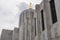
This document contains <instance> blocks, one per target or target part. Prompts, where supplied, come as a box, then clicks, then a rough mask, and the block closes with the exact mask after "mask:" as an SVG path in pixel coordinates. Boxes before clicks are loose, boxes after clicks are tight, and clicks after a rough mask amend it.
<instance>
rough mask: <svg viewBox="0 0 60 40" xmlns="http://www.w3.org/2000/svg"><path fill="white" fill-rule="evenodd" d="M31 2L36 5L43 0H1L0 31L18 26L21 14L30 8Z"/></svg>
mask: <svg viewBox="0 0 60 40" xmlns="http://www.w3.org/2000/svg"><path fill="white" fill-rule="evenodd" d="M30 2H32V4H33V6H35V4H39V3H40V2H41V0H0V33H1V30H2V29H11V30H13V28H14V27H18V23H19V14H20V12H21V11H22V10H24V9H27V8H29V7H28V5H29V3H30ZM33 8H34V7H33Z"/></svg>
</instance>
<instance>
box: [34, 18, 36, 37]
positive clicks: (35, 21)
mask: <svg viewBox="0 0 60 40" xmlns="http://www.w3.org/2000/svg"><path fill="white" fill-rule="evenodd" d="M34 25H35V36H36V18H34Z"/></svg>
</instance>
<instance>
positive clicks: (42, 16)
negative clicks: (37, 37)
mask: <svg viewBox="0 0 60 40" xmlns="http://www.w3.org/2000/svg"><path fill="white" fill-rule="evenodd" d="M41 19H42V30H43V31H44V30H45V27H44V15H43V10H41Z"/></svg>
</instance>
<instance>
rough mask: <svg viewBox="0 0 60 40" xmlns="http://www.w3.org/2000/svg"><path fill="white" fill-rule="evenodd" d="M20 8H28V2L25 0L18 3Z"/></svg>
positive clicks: (21, 9)
mask: <svg viewBox="0 0 60 40" xmlns="http://www.w3.org/2000/svg"><path fill="white" fill-rule="evenodd" d="M18 8H19V10H20V11H23V10H25V9H28V4H27V3H25V2H22V3H20V4H19V5H18Z"/></svg>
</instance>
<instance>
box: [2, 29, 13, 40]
mask: <svg viewBox="0 0 60 40" xmlns="http://www.w3.org/2000/svg"><path fill="white" fill-rule="evenodd" d="M12 33H13V31H12V30H6V29H3V30H2V34H1V40H12Z"/></svg>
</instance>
